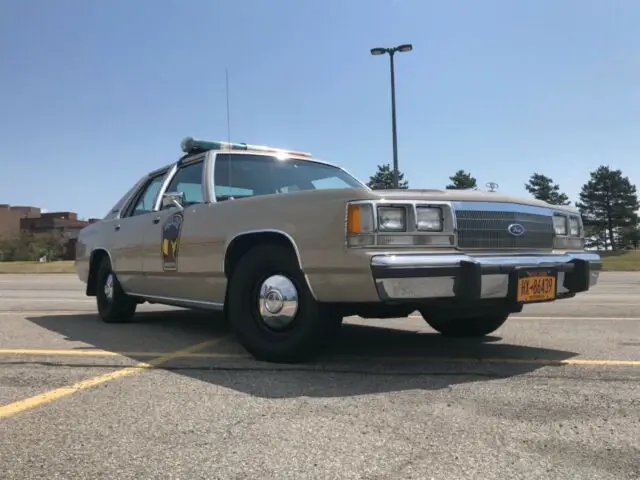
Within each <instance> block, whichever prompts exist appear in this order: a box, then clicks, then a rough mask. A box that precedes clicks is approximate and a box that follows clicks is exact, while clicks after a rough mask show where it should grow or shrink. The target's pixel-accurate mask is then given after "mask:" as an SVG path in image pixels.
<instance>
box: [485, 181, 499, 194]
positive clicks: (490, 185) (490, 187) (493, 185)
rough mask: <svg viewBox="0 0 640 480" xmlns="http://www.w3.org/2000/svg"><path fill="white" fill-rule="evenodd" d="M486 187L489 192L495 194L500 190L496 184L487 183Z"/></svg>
mask: <svg viewBox="0 0 640 480" xmlns="http://www.w3.org/2000/svg"><path fill="white" fill-rule="evenodd" d="M485 187H487V189H488V191H490V192H495V191H496V190H498V184H497V183H496V182H487V183H486V184H485Z"/></svg>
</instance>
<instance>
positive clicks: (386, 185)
mask: <svg viewBox="0 0 640 480" xmlns="http://www.w3.org/2000/svg"><path fill="white" fill-rule="evenodd" d="M367 185H368V186H369V188H371V189H373V190H392V189H393V188H394V187H393V169H392V168H391V166H390V165H389V164H385V165H378V170H377V171H376V173H375V174H374V175H373V176H371V177H369V182H367ZM398 188H402V189H407V188H409V182H407V181H405V180H404V173H402V172H400V171H398Z"/></svg>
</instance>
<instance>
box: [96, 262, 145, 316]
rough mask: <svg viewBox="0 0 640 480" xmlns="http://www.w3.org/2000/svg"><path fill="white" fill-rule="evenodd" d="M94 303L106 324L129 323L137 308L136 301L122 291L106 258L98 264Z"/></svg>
mask: <svg viewBox="0 0 640 480" xmlns="http://www.w3.org/2000/svg"><path fill="white" fill-rule="evenodd" d="M96 303H97V304H98V314H99V315H100V318H101V319H102V321H104V322H106V323H124V322H129V321H131V320H132V318H133V315H134V314H135V312H136V307H137V306H138V302H137V300H136V299H135V298H133V297H130V296H129V295H127V294H126V293H125V292H124V290H122V287H121V286H120V282H118V278H117V277H116V274H115V273H114V272H113V270H112V269H111V262H110V261H109V258H107V257H105V258H103V259H102V261H101V262H100V266H99V267H98V273H97V275H96Z"/></svg>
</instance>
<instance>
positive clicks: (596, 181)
mask: <svg viewBox="0 0 640 480" xmlns="http://www.w3.org/2000/svg"><path fill="white" fill-rule="evenodd" d="M577 207H578V208H579V209H580V212H581V213H582V218H583V222H584V224H585V227H587V230H588V231H590V232H593V233H594V234H595V235H598V236H602V237H605V238H607V239H608V243H609V244H610V245H611V248H612V249H616V248H618V247H619V246H620V245H621V243H622V241H621V236H622V234H623V233H624V231H625V230H628V229H633V228H634V227H637V225H638V214H637V211H638V209H639V208H640V205H639V204H638V196H637V194H636V186H635V185H633V184H632V183H631V182H630V181H629V177H623V176H622V172H621V171H620V170H611V169H610V168H609V167H607V166H604V165H603V166H600V167H598V168H597V169H596V170H595V171H593V172H591V179H590V180H589V181H588V182H587V183H585V184H584V185H583V187H582V191H581V192H580V203H578V204H577Z"/></svg>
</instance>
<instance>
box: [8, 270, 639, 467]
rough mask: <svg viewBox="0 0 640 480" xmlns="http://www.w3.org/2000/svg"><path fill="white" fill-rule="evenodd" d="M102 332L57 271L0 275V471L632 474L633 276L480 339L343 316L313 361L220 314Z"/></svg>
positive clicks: (150, 311) (170, 315)
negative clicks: (334, 341)
mask: <svg viewBox="0 0 640 480" xmlns="http://www.w3.org/2000/svg"><path fill="white" fill-rule="evenodd" d="M140 312H142V313H141V314H139V318H138V321H137V322H136V323H133V324H128V325H106V324H103V323H101V322H100V321H99V320H98V319H97V317H96V315H95V306H94V301H93V299H90V298H86V297H84V296H83V290H82V284H80V283H79V282H78V281H77V280H76V279H75V277H73V276H69V275H24V276H19V275H15V276H14V275H2V276H0V472H2V473H1V474H0V477H1V478H3V479H30V478H47V479H55V478H61V479H62V478H64V479H71V478H73V479H75V478H91V479H98V478H101V479H102V478H104V479H116V478H117V479H129V478H130V479H136V480H139V479H147V478H148V479H165V478H166V479H169V478H172V479H173V478H176V479H177V478H181V479H184V478H188V479H196V478H208V479H211V478H220V479H222V478H224V479H232V478H237V479H247V478H252V479H271V478H273V479H296V480H298V479H303V478H323V479H324V478H327V479H328V478H335V479H352V478H353V479H355V478H358V479H360V478H362V479H391V478H393V479H396V478H397V479H414V478H415V479H418V478H420V479H435V480H444V479H463V478H464V479H467V478H477V479H482V480H489V479H501V480H504V479H510V480H515V479H545V480H546V479H550V478H554V479H561V478H562V479H564V478H567V479H568V478H571V479H577V478H579V479H592V478H597V479H601V480H604V479H612V480H614V479H615V480H623V479H640V274H638V273H603V274H602V276H601V281H600V284H599V285H598V286H597V287H596V288H594V289H593V290H592V291H591V292H589V293H587V294H584V295H581V296H580V297H579V298H575V299H571V300H566V301H563V302H557V303H554V304H547V305H537V306H531V307H528V308H525V310H524V312H523V313H521V314H519V315H516V316H513V317H512V318H511V319H510V320H509V321H508V322H507V323H506V324H505V325H504V326H503V327H502V328H501V329H500V330H499V331H498V332H496V334H495V335H493V336H491V337H488V338H485V339H483V340H482V341H467V340H463V341H460V340H458V341H449V340H445V339H443V338H441V337H439V336H438V335H437V334H435V332H433V331H432V330H430V329H429V327H428V326H427V325H426V324H425V323H424V321H423V320H422V319H421V318H409V319H398V320H379V321H378V320H363V319H355V318H353V319H349V320H348V322H347V325H346V326H345V329H344V331H343V334H342V336H341V338H340V341H339V343H338V345H337V346H336V347H335V349H334V350H333V351H331V352H328V353H327V355H326V357H325V358H323V359H321V360H319V361H318V362H316V363H314V364H310V365H296V366H286V365H271V364H265V363H259V362H255V361H254V360H252V359H251V358H249V357H248V356H247V355H246V353H245V352H244V351H243V350H242V348H241V347H239V346H238V345H237V344H236V343H235V341H234V339H233V337H232V336H230V335H229V333H228V331H227V330H226V329H225V327H224V324H223V323H222V322H221V321H219V319H215V318H211V317H210V316H209V315H205V314H200V313H193V312H188V311H184V310H177V309H169V308H166V307H153V306H146V305H145V306H143V307H142V308H141V309H140Z"/></svg>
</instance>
